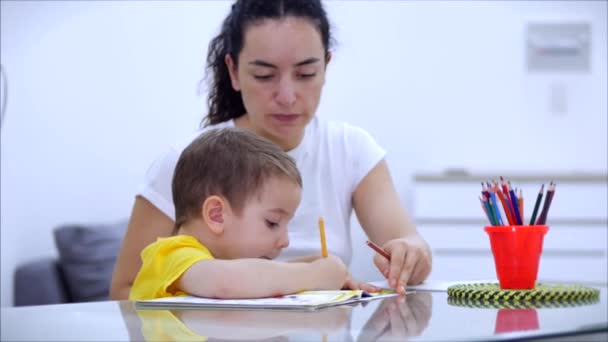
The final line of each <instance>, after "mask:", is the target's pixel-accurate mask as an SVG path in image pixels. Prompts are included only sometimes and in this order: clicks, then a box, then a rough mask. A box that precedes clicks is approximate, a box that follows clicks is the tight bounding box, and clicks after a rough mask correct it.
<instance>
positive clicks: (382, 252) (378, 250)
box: [366, 240, 391, 261]
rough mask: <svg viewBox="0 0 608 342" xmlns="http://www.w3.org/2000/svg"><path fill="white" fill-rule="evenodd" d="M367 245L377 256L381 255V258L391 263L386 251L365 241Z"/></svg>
mask: <svg viewBox="0 0 608 342" xmlns="http://www.w3.org/2000/svg"><path fill="white" fill-rule="evenodd" d="M366 243H367V245H368V246H370V247H371V248H372V249H373V250H375V251H376V252H378V254H380V255H382V256H383V257H385V258H386V260H388V261H391V255H390V254H388V253H386V251H385V250H384V249H382V248H381V247H380V246H378V245H376V244H375V243H373V242H371V241H369V240H367V241H366Z"/></svg>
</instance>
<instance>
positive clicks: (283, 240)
mask: <svg viewBox="0 0 608 342" xmlns="http://www.w3.org/2000/svg"><path fill="white" fill-rule="evenodd" d="M278 246H279V248H281V249H283V248H287V247H289V234H287V229H285V231H284V232H283V234H281V237H280V238H279V243H278Z"/></svg>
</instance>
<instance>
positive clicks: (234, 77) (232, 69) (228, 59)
mask: <svg viewBox="0 0 608 342" xmlns="http://www.w3.org/2000/svg"><path fill="white" fill-rule="evenodd" d="M224 63H226V67H227V68H228V73H229V74H230V83H232V88H233V89H234V90H236V91H241V86H240V84H239V77H238V73H237V70H236V64H235V63H234V60H233V59H232V56H230V54H229V53H227V54H226V56H225V57H224Z"/></svg>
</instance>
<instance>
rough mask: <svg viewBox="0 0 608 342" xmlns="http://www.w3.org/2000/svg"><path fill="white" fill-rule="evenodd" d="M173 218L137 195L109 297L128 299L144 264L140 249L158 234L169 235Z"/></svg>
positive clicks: (159, 235)
mask: <svg viewBox="0 0 608 342" xmlns="http://www.w3.org/2000/svg"><path fill="white" fill-rule="evenodd" d="M172 230H173V220H171V219H170V218H169V217H167V216H166V215H165V214H163V213H162V212H161V211H160V210H159V209H158V208H156V207H155V206H154V205H152V203H150V202H149V201H148V200H146V199H145V198H143V197H141V196H137V197H136V198H135V203H134V204H133V210H132V212H131V219H130V221H129V226H128V228H127V233H126V234H125V238H124V240H123V242H122V246H121V248H120V253H119V254H118V258H117V259H116V266H115V267H114V273H113V274H112V283H111V286H110V298H111V299H114V300H122V299H128V298H129V292H130V291H131V286H132V285H133V280H135V276H136V275H137V272H138V271H139V268H140V267H141V256H140V254H141V251H142V250H143V249H144V248H145V247H146V246H147V245H149V244H150V243H152V242H154V241H156V238H157V237H163V236H169V235H171V232H172Z"/></svg>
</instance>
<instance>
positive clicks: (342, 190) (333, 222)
mask: <svg viewBox="0 0 608 342" xmlns="http://www.w3.org/2000/svg"><path fill="white" fill-rule="evenodd" d="M223 127H234V121H233V120H230V121H226V122H223V123H220V124H217V125H213V126H209V127H206V128H200V129H198V130H196V131H195V132H194V133H193V134H192V135H190V136H188V137H187V138H186V139H183V140H181V141H179V142H177V143H176V144H174V145H172V146H171V147H170V148H169V149H168V150H167V151H166V152H165V153H164V154H162V155H160V156H159V157H158V158H157V159H156V161H155V162H154V163H153V164H152V165H151V166H150V168H149V169H148V172H147V173H146V176H145V181H144V183H143V184H142V186H141V188H140V189H139V192H138V194H139V195H141V196H143V197H144V198H146V199H147V200H148V201H150V202H151V203H152V204H153V205H154V206H156V207H157V208H158V209H159V210H161V211H162V212H163V213H164V214H165V215H167V216H169V217H170V218H172V219H175V208H174V206H173V200H172V194H171V182H172V178H173V171H174V169H175V165H176V164H177V160H178V158H179V156H180V154H181V152H182V151H183V149H184V148H186V146H187V145H188V144H189V143H190V142H192V140H194V139H195V138H196V137H197V136H199V135H200V134H201V133H202V132H203V131H205V130H207V129H210V128H223ZM288 154H289V155H290V156H291V157H293V158H294V159H295V161H296V165H297V166H298V169H299V170H300V173H301V175H302V183H303V189H302V202H301V203H300V206H299V207H298V209H297V210H296V213H295V216H294V217H293V219H292V220H291V221H290V222H289V226H288V231H289V247H287V248H286V249H284V250H283V252H282V253H281V257H280V258H281V259H285V258H291V257H294V256H303V255H311V254H319V253H320V250H321V242H320V238H319V227H318V219H319V217H320V216H321V217H323V220H324V221H325V234H326V240H327V249H328V250H329V253H330V254H334V255H337V256H339V257H340V258H341V259H342V260H343V261H344V263H346V264H347V265H348V264H349V263H350V260H351V255H352V246H351V237H350V236H351V235H350V216H351V214H352V195H353V192H354V191H355V189H356V188H357V186H358V185H359V183H360V182H361V181H362V180H363V178H364V177H365V176H366V175H367V174H368V173H369V172H370V171H371V170H372V169H373V168H374V167H375V166H376V165H377V164H378V163H379V162H380V161H381V160H382V159H383V158H384V156H385V154H386V152H385V150H384V149H383V148H382V147H380V146H379V145H378V144H377V143H376V141H375V140H374V139H373V138H372V137H371V136H370V135H369V134H368V133H367V132H365V131H364V130H362V129H360V128H358V127H355V126H351V125H349V124H346V123H338V122H331V121H325V120H323V119H321V118H319V117H315V118H314V119H313V120H311V122H310V123H309V124H308V126H306V130H305V134H304V138H303V140H302V142H301V143H300V145H299V146H298V147H296V148H295V149H293V150H291V151H289V152H288Z"/></svg>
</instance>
